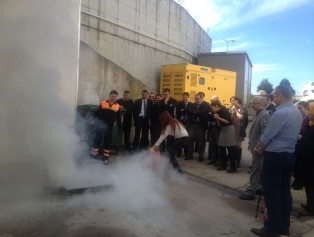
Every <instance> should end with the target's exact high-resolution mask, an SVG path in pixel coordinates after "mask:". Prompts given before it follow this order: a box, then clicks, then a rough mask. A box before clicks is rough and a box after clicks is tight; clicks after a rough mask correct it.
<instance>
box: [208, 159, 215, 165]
mask: <svg viewBox="0 0 314 237" xmlns="http://www.w3.org/2000/svg"><path fill="white" fill-rule="evenodd" d="M207 164H208V165H215V164H216V161H214V160H211V161H209V162H207Z"/></svg>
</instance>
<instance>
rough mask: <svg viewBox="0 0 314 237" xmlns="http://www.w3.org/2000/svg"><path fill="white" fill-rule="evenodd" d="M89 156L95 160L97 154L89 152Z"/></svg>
mask: <svg viewBox="0 0 314 237" xmlns="http://www.w3.org/2000/svg"><path fill="white" fill-rule="evenodd" d="M89 156H90V158H91V159H92V160H96V159H97V155H93V154H92V153H90V154H89Z"/></svg>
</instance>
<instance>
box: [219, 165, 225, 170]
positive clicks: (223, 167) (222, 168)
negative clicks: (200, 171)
mask: <svg viewBox="0 0 314 237" xmlns="http://www.w3.org/2000/svg"><path fill="white" fill-rule="evenodd" d="M217 170H227V167H225V166H220V167H218V168H217Z"/></svg>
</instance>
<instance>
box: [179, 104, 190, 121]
mask: <svg viewBox="0 0 314 237" xmlns="http://www.w3.org/2000/svg"><path fill="white" fill-rule="evenodd" d="M191 105H192V103H191V102H188V103H187V106H186V108H185V103H184V102H183V101H181V102H179V103H178V104H177V107H176V116H177V119H178V120H180V121H181V122H185V123H187V122H188V120H187V121H183V120H182V117H184V116H185V115H186V116H187V118H188V117H189V116H188V109H189V108H190V106H191Z"/></svg>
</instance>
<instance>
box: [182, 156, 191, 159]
mask: <svg viewBox="0 0 314 237" xmlns="http://www.w3.org/2000/svg"><path fill="white" fill-rule="evenodd" d="M184 160H193V158H192V157H188V156H187V157H185V158H184Z"/></svg>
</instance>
